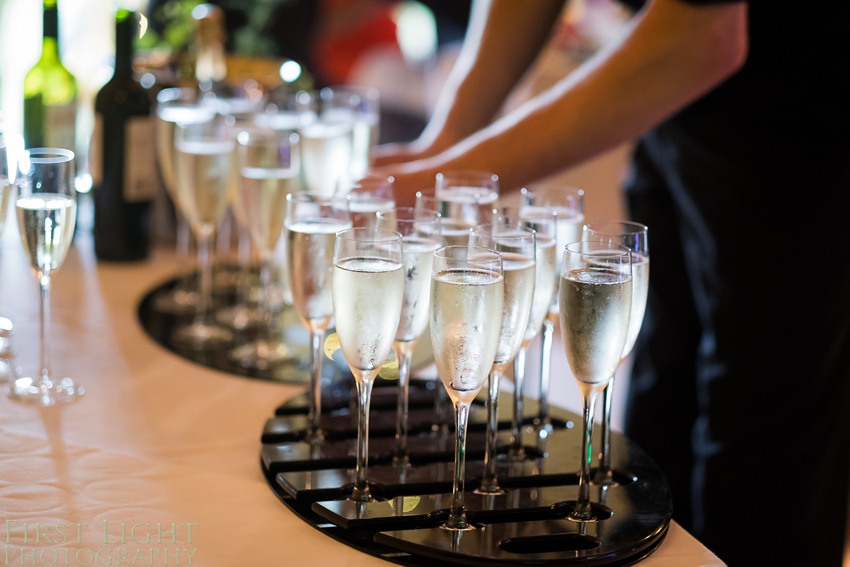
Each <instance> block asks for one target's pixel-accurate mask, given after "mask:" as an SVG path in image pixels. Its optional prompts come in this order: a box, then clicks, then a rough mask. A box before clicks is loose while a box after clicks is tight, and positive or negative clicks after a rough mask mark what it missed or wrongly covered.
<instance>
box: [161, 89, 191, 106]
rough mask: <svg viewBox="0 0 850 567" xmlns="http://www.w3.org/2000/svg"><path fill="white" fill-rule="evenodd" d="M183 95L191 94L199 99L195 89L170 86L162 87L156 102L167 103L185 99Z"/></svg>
mask: <svg viewBox="0 0 850 567" xmlns="http://www.w3.org/2000/svg"><path fill="white" fill-rule="evenodd" d="M182 95H191V96H193V97H195V99H196V100H197V93H196V92H195V91H194V89H189V88H186V87H169V88H167V89H162V90H161V91H159V92H158V93H157V95H156V102H157V104H165V103H168V102H174V101H178V100H183V97H182Z"/></svg>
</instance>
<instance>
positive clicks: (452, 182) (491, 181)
mask: <svg viewBox="0 0 850 567" xmlns="http://www.w3.org/2000/svg"><path fill="white" fill-rule="evenodd" d="M434 197H435V198H436V199H437V202H438V208H437V210H438V211H439V213H440V214H441V215H442V216H443V217H444V218H451V219H458V220H462V221H463V222H465V223H467V224H468V225H469V226H471V227H475V226H478V225H479V224H485V223H490V222H492V219H491V215H492V210H493V208H495V207H497V206H498V201H499V177H498V176H497V175H495V174H493V173H489V172H486V171H476V170H454V171H445V172H441V173H438V174H437V181H436V185H435V187H434Z"/></svg>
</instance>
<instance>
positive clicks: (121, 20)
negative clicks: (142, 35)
mask: <svg viewBox="0 0 850 567" xmlns="http://www.w3.org/2000/svg"><path fill="white" fill-rule="evenodd" d="M137 33H138V18H137V16H136V13H135V12H130V11H129V10H123V9H122V10H119V11H118V13H117V14H116V16H115V76H116V77H130V76H132V75H133V39H134V37H135V35H136V34H137Z"/></svg>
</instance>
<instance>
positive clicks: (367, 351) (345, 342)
mask: <svg viewBox="0 0 850 567" xmlns="http://www.w3.org/2000/svg"><path fill="white" fill-rule="evenodd" d="M401 247H402V243H401V235H400V234H399V233H397V232H392V231H389V230H383V229H375V228H352V229H348V230H343V231H340V232H338V233H337V234H336V246H335V248H334V258H333V263H334V268H333V286H332V287H333V312H334V320H335V321H336V333H337V337H338V338H339V346H340V348H341V349H342V354H343V356H344V357H345V361H346V362H347V363H348V367H349V368H350V369H351V373H352V374H354V381H355V383H356V385H357V401H358V406H359V410H360V412H359V418H358V428H357V465H356V469H355V473H354V489H353V490H352V492H351V496H350V499H351V500H355V501H358V502H369V501H371V500H372V495H371V493H370V491H369V484H368V483H367V481H366V470H367V468H368V466H369V400H370V398H371V396H372V384H374V382H375V377H376V376H377V375H378V371H379V370H380V369H381V366H382V365H383V364H384V361H385V359H386V358H387V355H388V354H389V353H390V349H391V348H392V344H393V339H394V337H395V334H396V330H397V329H398V321H399V317H400V316H401V305H402V300H403V298H404V270H403V267H404V264H403V258H402V248H401Z"/></svg>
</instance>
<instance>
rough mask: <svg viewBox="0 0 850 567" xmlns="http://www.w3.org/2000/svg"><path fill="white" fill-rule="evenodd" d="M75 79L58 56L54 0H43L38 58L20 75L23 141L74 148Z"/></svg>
mask: <svg viewBox="0 0 850 567" xmlns="http://www.w3.org/2000/svg"><path fill="white" fill-rule="evenodd" d="M76 122H77V82H76V81H75V80H74V76H73V75H72V74H71V73H70V72H68V70H67V69H66V68H65V67H64V66H63V65H62V61H61V60H60V58H59V14H58V11H57V8H56V0H44V35H43V39H42V43H41V58H40V59H39V60H38V63H36V64H35V65H34V66H33V67H32V69H30V70H29V72H28V73H27V75H26V77H25V78H24V144H25V145H26V147H27V148H41V147H52V148H65V149H68V150H74V140H75V139H76Z"/></svg>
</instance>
